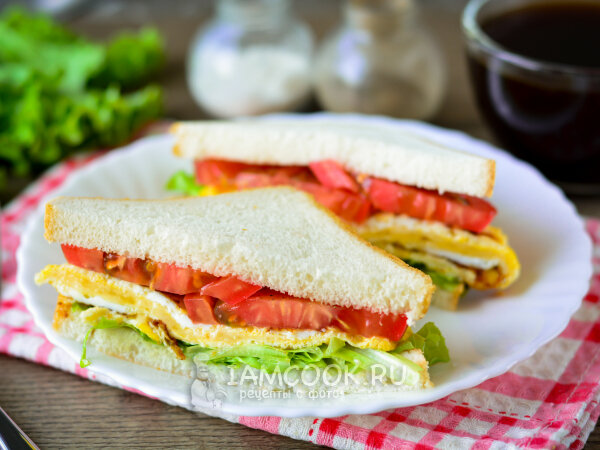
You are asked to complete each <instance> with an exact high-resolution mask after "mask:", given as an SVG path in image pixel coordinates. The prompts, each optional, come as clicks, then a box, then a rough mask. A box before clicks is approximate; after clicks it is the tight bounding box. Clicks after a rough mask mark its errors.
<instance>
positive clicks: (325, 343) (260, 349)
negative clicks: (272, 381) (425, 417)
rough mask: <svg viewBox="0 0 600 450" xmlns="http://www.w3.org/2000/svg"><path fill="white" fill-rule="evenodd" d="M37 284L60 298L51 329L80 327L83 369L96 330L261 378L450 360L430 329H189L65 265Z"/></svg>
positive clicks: (138, 292) (179, 311)
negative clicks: (357, 332)
mask: <svg viewBox="0 0 600 450" xmlns="http://www.w3.org/2000/svg"><path fill="white" fill-rule="evenodd" d="M36 281H37V282H38V283H44V282H48V283H50V284H52V285H53V286H54V287H55V288H56V289H57V291H58V292H59V300H58V304H57V308H56V312H55V320H54V326H55V328H57V329H58V330H63V328H64V323H65V322H66V321H68V320H72V319H73V318H75V317H76V318H77V321H78V322H79V323H80V324H82V323H83V324H84V326H87V333H86V335H85V338H84V339H79V340H81V341H82V343H83V353H82V361H81V363H82V366H86V365H87V364H89V361H88V360H87V356H86V348H87V341H88V339H90V338H91V337H92V336H93V335H94V333H95V332H96V331H98V330H112V329H120V328H127V329H130V330H133V331H135V332H136V333H137V334H138V335H139V337H141V338H142V339H143V340H145V341H146V342H148V343H151V344H156V345H160V346H163V347H165V348H167V349H168V350H169V351H170V352H171V353H172V356H173V357H175V358H176V359H179V360H182V361H185V360H188V359H190V360H192V359H193V360H194V361H201V362H203V363H206V364H215V365H224V366H234V367H241V366H243V365H250V366H251V367H254V368H257V369H262V370H266V371H267V372H272V371H274V370H276V368H277V367H279V369H286V368H288V367H303V366H304V365H309V364H314V365H317V366H325V365H329V364H335V365H338V366H342V367H343V368H346V369H350V370H352V371H361V370H363V369H366V368H367V367H369V366H371V365H373V364H376V363H378V364H383V365H384V366H386V367H389V368H390V369H391V368H394V367H395V369H400V368H402V367H404V368H405V369H408V370H409V371H412V373H413V374H414V375H415V376H417V377H418V378H419V379H421V378H422V377H426V373H427V364H426V365H425V366H423V365H422V364H421V365H419V364H415V363H414V358H413V357H407V352H412V351H415V350H418V351H419V352H422V353H423V354H424V355H425V358H426V359H427V360H428V361H429V363H430V364H435V363H438V362H446V361H448V359H449V358H448V351H447V349H446V347H445V343H444V339H443V337H442V336H441V334H440V333H439V330H438V329H437V328H436V327H435V326H434V325H433V324H431V323H429V324H426V325H425V326H424V327H423V328H422V329H421V330H419V332H417V333H412V332H411V331H410V330H408V331H407V332H406V333H405V334H404V336H403V337H402V339H401V340H400V341H399V342H391V341H389V340H386V339H383V338H378V337H371V338H365V337H360V336H353V335H349V334H347V333H344V332H341V331H339V330H337V329H335V328H328V329H324V330H320V331H316V330H292V329H285V330H273V329H271V330H269V329H264V328H257V327H243V328H242V327H237V328H236V327H231V326H226V325H220V324H219V325H208V324H195V323H193V322H192V321H191V320H190V319H189V317H188V316H187V314H186V313H185V310H184V309H183V308H182V307H181V306H180V305H178V304H177V303H176V302H174V301H173V300H171V299H170V298H169V297H167V296H165V295H164V294H162V293H160V292H157V291H153V290H152V289H149V288H147V287H144V286H140V285H137V284H134V283H131V282H127V281H123V280H119V279H115V278H114V277H110V276H108V275H106V274H100V273H96V272H93V271H89V270H86V269H81V268H78V267H75V266H72V265H69V264H64V265H60V266H47V267H46V268H45V269H44V270H43V271H42V272H41V273H40V274H38V276H37V278H36ZM63 331H64V330H63ZM80 337H81V336H80ZM116 356H119V355H116ZM413 356H414V355H413Z"/></svg>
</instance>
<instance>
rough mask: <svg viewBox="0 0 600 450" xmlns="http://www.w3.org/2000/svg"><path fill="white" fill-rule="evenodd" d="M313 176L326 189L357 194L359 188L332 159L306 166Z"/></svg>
mask: <svg viewBox="0 0 600 450" xmlns="http://www.w3.org/2000/svg"><path fill="white" fill-rule="evenodd" d="M308 167H310V170H312V172H313V173H314V174H315V177H317V180H319V182H320V183H321V184H322V185H323V186H325V187H328V188H332V189H347V190H348V191H351V192H354V193H358V191H359V187H358V183H357V182H356V180H355V179H354V178H353V177H352V176H351V175H350V174H349V173H348V172H346V171H345V170H344V168H343V167H342V165H341V164H340V163H338V162H337V161H334V160H333V159H325V160H323V161H316V162H312V163H310V164H309V165H308Z"/></svg>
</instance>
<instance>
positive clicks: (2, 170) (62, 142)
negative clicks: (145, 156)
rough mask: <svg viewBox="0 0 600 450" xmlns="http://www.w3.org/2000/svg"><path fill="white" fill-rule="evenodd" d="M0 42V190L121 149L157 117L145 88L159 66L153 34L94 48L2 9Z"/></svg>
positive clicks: (54, 26) (158, 97)
mask: <svg viewBox="0 0 600 450" xmlns="http://www.w3.org/2000/svg"><path fill="white" fill-rule="evenodd" d="M0 42H2V45H0V191H1V190H2V189H3V188H4V187H5V182H6V180H7V179H8V178H9V177H29V176H32V175H36V174H38V173H41V172H42V171H43V170H44V169H46V168H47V167H48V166H50V165H52V164H54V163H55V162H57V161H59V160H60V159H62V158H65V157H67V156H69V155H71V154H73V153H75V152H79V151H82V150H86V149H93V148H105V147H113V146H116V145H119V144H122V143H124V142H126V141H127V140H129V139H130V138H131V136H132V134H133V133H135V132H136V131H137V130H139V129H140V127H141V126H143V125H144V124H146V123H148V122H149V121H151V120H154V119H156V118H157V117H159V116H160V115H161V114H162V92H161V90H160V88H159V87H157V86H154V85H151V84H148V81H149V80H150V78H151V77H153V76H154V75H155V74H156V73H157V71H158V70H159V69H160V67H161V65H162V61H163V60H164V45H163V42H162V39H161V38H160V36H159V35H158V33H157V32H156V31H154V30H147V29H146V30H142V31H140V32H139V33H134V34H132V33H129V34H123V35H120V36H118V37H116V38H115V39H113V40H112V41H110V42H109V43H108V44H99V43H94V42H90V41H88V40H86V39H85V38H83V37H81V36H77V35H75V34H74V33H72V32H71V31H70V30H68V29H66V28H64V27H62V26H61V25H59V24H58V23H56V22H54V21H53V20H52V19H51V18H49V17H47V16H44V15H40V14H31V13H28V12H26V11H24V10H22V9H18V8H6V9H5V10H4V11H3V12H2V13H1V14H0Z"/></svg>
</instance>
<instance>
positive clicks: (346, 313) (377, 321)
mask: <svg viewBox="0 0 600 450" xmlns="http://www.w3.org/2000/svg"><path fill="white" fill-rule="evenodd" d="M335 325H336V326H337V327H338V328H339V329H341V330H344V331H346V332H348V333H351V334H358V335H360V336H365V337H372V336H382V337H386V338H388V339H389V340H391V341H399V340H400V338H402V336H403V335H404V332H405V331H406V316H405V315H404V314H378V313H374V312H371V311H367V310H357V309H351V308H339V309H338V313H337V318H336V324H335Z"/></svg>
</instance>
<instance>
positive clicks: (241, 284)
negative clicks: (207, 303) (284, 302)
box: [200, 276, 261, 305]
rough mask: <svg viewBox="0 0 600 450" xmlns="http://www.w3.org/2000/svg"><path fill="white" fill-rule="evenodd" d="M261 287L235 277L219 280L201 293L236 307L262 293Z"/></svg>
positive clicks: (207, 286)
mask: <svg viewBox="0 0 600 450" xmlns="http://www.w3.org/2000/svg"><path fill="white" fill-rule="evenodd" d="M260 289H261V287H260V286H256V285H254V284H250V283H246V282H245V281H242V280H240V279H238V278H236V277H234V276H229V277H223V278H219V279H218V280H215V281H213V282H212V283H209V284H207V285H206V286H204V287H203V288H202V289H201V290H200V293H201V294H203V295H209V296H211V297H215V298H218V299H219V300H223V301H224V302H225V303H228V304H231V305H235V304H236V303H239V302H241V301H244V300H246V299H247V298H248V297H250V296H251V295H252V294H255V293H256V292H258V291H260Z"/></svg>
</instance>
